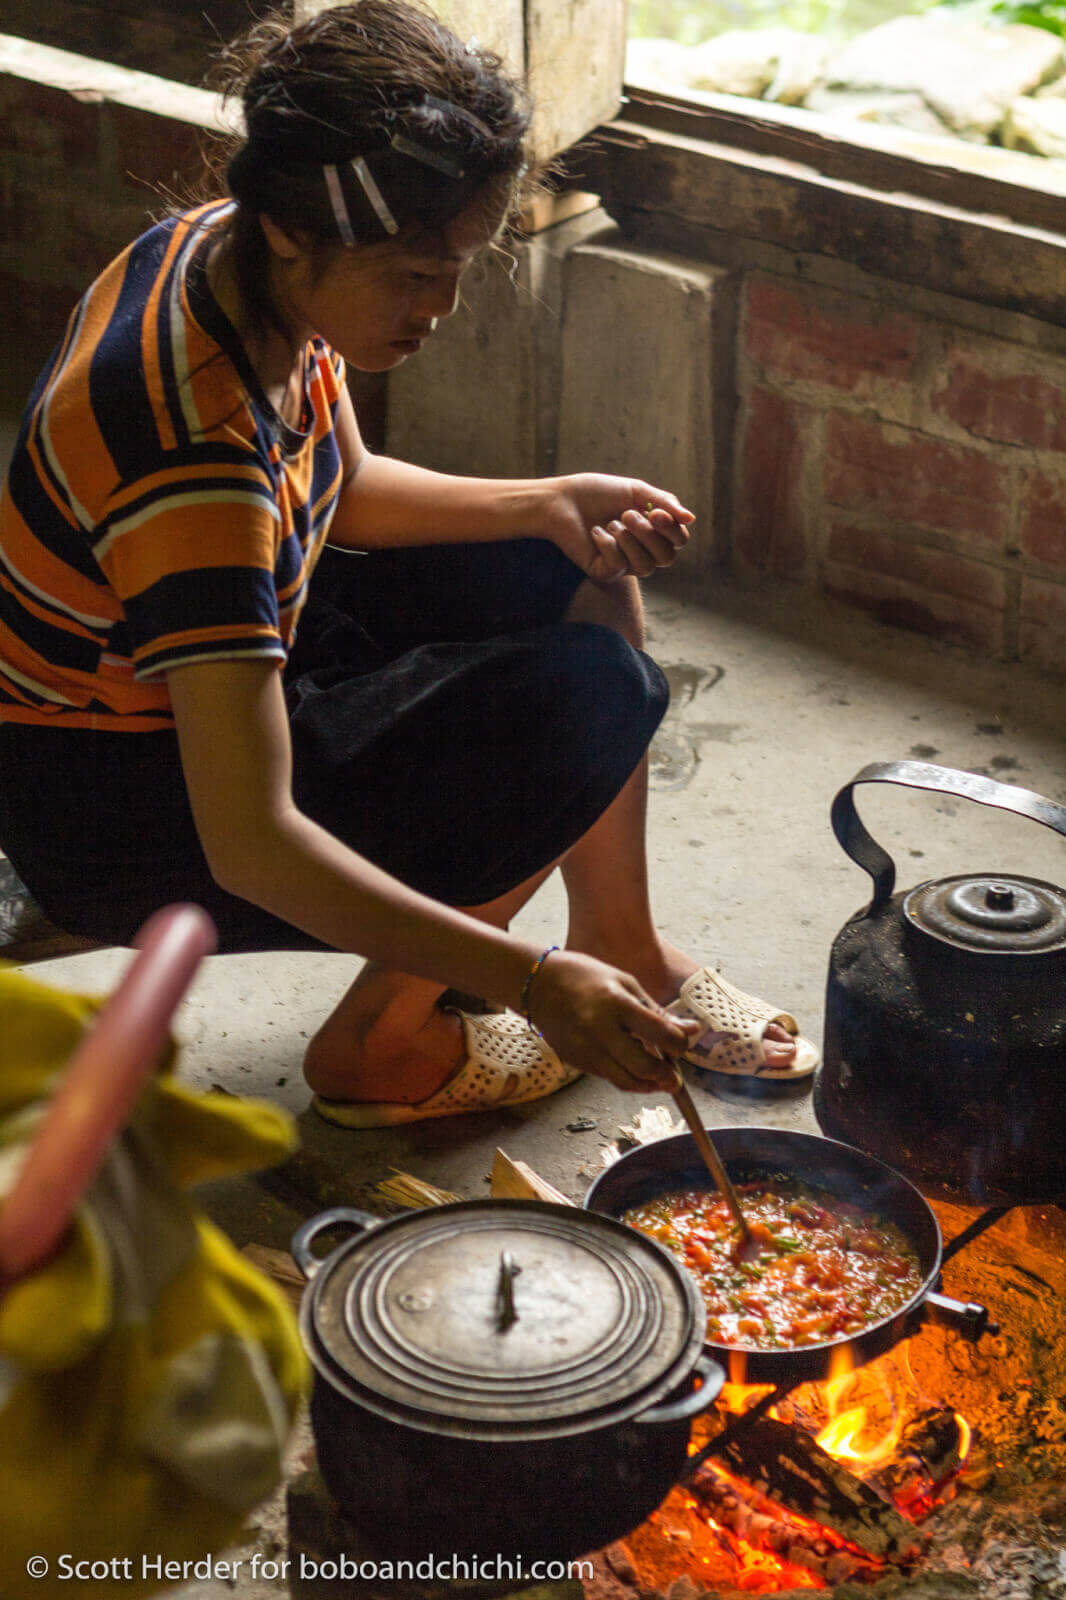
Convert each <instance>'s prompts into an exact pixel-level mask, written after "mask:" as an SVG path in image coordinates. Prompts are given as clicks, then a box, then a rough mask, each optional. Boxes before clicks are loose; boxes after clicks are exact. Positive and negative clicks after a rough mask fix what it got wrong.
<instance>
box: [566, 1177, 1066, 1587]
mask: <svg viewBox="0 0 1066 1600" xmlns="http://www.w3.org/2000/svg"><path fill="white" fill-rule="evenodd" d="M937 1210H938V1213H940V1215H941V1219H942V1223H943V1225H944V1226H945V1232H947V1233H949V1234H950V1233H957V1232H958V1231H959V1226H960V1219H962V1218H963V1217H964V1214H963V1213H962V1212H961V1210H958V1209H956V1208H954V1207H949V1206H947V1205H944V1206H941V1205H939V1204H938V1205H937ZM1063 1231H1064V1230H1063V1217H1062V1213H1061V1212H1058V1211H1051V1212H1049V1211H1047V1210H1044V1211H1043V1212H1040V1211H1037V1210H1035V1209H1028V1210H1020V1211H1019V1212H1018V1213H1017V1214H1016V1215H1015V1216H1014V1217H1012V1218H1008V1219H1006V1220H1004V1221H1003V1222H1001V1223H999V1224H998V1225H997V1227H996V1228H995V1229H994V1230H992V1231H991V1232H990V1233H989V1234H988V1235H986V1236H985V1237H984V1238H983V1239H982V1240H981V1241H980V1242H979V1244H975V1245H971V1246H970V1247H969V1248H968V1249H967V1250H966V1252H965V1254H964V1256H963V1257H962V1258H960V1260H959V1262H958V1264H957V1265H956V1263H954V1262H953V1263H951V1267H952V1269H953V1272H954V1274H955V1275H956V1276H957V1278H958V1288H960V1289H962V1290H963V1291H964V1292H965V1293H967V1294H979V1295H980V1297H981V1299H982V1300H984V1301H985V1302H986V1303H987V1304H988V1305H989V1307H990V1309H991V1310H992V1312H993V1314H994V1316H995V1317H996V1319H997V1320H998V1321H1000V1323H1001V1325H1002V1328H1003V1331H1002V1332H1001V1333H999V1334H998V1335H995V1336H992V1337H988V1338H985V1339H983V1340H982V1341H980V1343H978V1344H976V1345H974V1344H968V1343H967V1342H966V1341H965V1340H963V1339H961V1338H960V1337H959V1334H958V1332H957V1331H954V1330H952V1329H951V1328H949V1327H940V1326H934V1325H931V1326H927V1327H925V1328H923V1329H922V1330H921V1332H920V1334H919V1335H918V1336H917V1337H916V1338H913V1339H910V1340H908V1341H906V1342H904V1343H902V1344H899V1345H897V1346H896V1347H895V1348H893V1349H892V1350H890V1351H889V1352H888V1353H886V1354H885V1355H883V1356H881V1357H880V1358H879V1359H877V1360H876V1361H874V1362H871V1363H869V1364H868V1365H866V1366H864V1367H861V1368H859V1369H857V1370H854V1371H851V1372H848V1371H844V1372H838V1374H837V1375H835V1376H834V1377H833V1378H831V1379H830V1380H829V1381H827V1382H825V1383H821V1384H806V1385H803V1386H802V1387H799V1388H796V1389H794V1390H793V1391H792V1392H791V1393H789V1394H787V1395H785V1396H784V1397H783V1398H780V1399H778V1401H777V1403H776V1404H774V1405H773V1406H771V1407H769V1408H767V1409H766V1410H765V1411H764V1414H763V1416H762V1417H761V1418H760V1419H759V1420H758V1421H757V1422H756V1423H755V1424H753V1425H752V1426H751V1427H750V1429H748V1430H747V1431H745V1430H744V1429H741V1430H740V1432H739V1434H737V1435H736V1436H735V1438H734V1445H735V1448H734V1445H728V1446H727V1447H726V1450H725V1452H724V1454H721V1455H715V1456H711V1457H710V1458H708V1459H706V1460H704V1461H703V1463H702V1464H701V1466H700V1467H699V1469H698V1472H697V1474H696V1475H695V1477H694V1478H692V1479H691V1480H690V1481H689V1483H688V1484H687V1485H684V1486H682V1487H681V1488H679V1489H677V1490H675V1491H674V1493H673V1494H671V1495H670V1497H669V1498H668V1499H667V1500H666V1501H665V1502H664V1504H663V1505H662V1506H661V1507H660V1508H659V1510H658V1511H657V1512H656V1513H655V1514H654V1515H653V1516H652V1517H651V1518H649V1519H648V1520H647V1521H646V1522H645V1523H644V1524H642V1525H641V1527H639V1528H637V1529H635V1530H634V1531H633V1532H632V1533H631V1534H630V1535H629V1536H628V1538H627V1539H626V1540H624V1541H620V1542H619V1543H618V1544H616V1545H614V1546H611V1547H610V1549H609V1550H607V1551H604V1552H601V1553H600V1554H599V1555H598V1556H597V1557H596V1579H595V1581H594V1582H593V1583H592V1584H591V1585H586V1595H587V1600H633V1597H634V1595H639V1596H640V1597H641V1600H651V1597H652V1596H654V1595H655V1593H656V1592H657V1593H658V1594H659V1595H662V1596H664V1597H668V1600H699V1597H702V1600H719V1597H722V1600H732V1597H733V1596H739V1595H745V1594H789V1595H793V1594H795V1595H798V1594H800V1593H804V1592H808V1591H811V1592H816V1591H820V1592H823V1593H825V1592H827V1591H828V1592H832V1591H833V1590H834V1589H835V1588H836V1587H837V1586H838V1585H847V1586H848V1587H847V1591H846V1592H847V1593H848V1594H849V1595H850V1594H851V1593H852V1586H853V1585H855V1584H880V1585H882V1586H883V1589H882V1588H879V1589H878V1594H879V1595H880V1594H881V1593H882V1592H885V1593H886V1594H890V1595H891V1596H893V1597H895V1596H896V1595H897V1594H898V1595H899V1596H900V1597H903V1596H905V1595H908V1594H911V1593H913V1594H915V1595H917V1594H919V1593H921V1594H923V1595H924V1594H926V1593H927V1592H929V1593H931V1592H934V1591H932V1590H926V1589H925V1588H922V1587H921V1583H922V1578H921V1575H922V1573H923V1572H924V1573H930V1572H934V1571H935V1572H946V1571H950V1572H952V1573H953V1574H955V1575H956V1576H955V1580H954V1581H955V1583H956V1586H958V1584H960V1583H961V1584H962V1585H963V1586H964V1587H962V1588H957V1587H956V1588H952V1589H951V1590H950V1592H951V1593H952V1594H953V1595H954V1594H955V1593H956V1592H958V1593H960V1594H969V1593H971V1592H972V1594H973V1595H974V1596H975V1597H980V1600H999V1597H1001V1596H1002V1597H1003V1600H1014V1597H1015V1596H1024V1597H1026V1600H1029V1597H1030V1596H1031V1597H1033V1600H1036V1597H1037V1596H1040V1597H1044V1596H1048V1597H1052V1596H1054V1597H1056V1600H1057V1597H1058V1596H1060V1595H1061V1596H1063V1597H1066V1555H1064V1553H1063V1551H1064V1546H1066V1538H1064V1531H1066V1409H1064V1408H1062V1407H1061V1406H1060V1403H1059V1397H1060V1396H1061V1395H1062V1394H1063V1393H1064V1391H1066V1327H1064V1326H1063V1314H1062V1303H1063V1298H1062V1297H1063V1291H1064V1290H1066V1266H1064V1261H1063V1249H1062V1245H1063ZM770 1394H772V1391H771V1390H769V1389H767V1388H759V1387H751V1386H745V1385H741V1384H736V1383H733V1384H730V1385H727V1387H726V1389H725V1390H724V1391H723V1394H722V1397H721V1398H720V1400H719V1413H718V1417H717V1420H716V1421H713V1422H711V1423H709V1424H708V1426H707V1429H706V1433H705V1435H704V1439H698V1440H696V1441H695V1443H694V1449H695V1450H697V1451H698V1450H699V1449H700V1448H701V1446H702V1444H703V1442H704V1440H705V1439H706V1438H709V1437H710V1436H711V1434H712V1433H713V1432H715V1431H716V1430H721V1429H722V1428H723V1427H724V1426H726V1425H727V1424H728V1422H729V1417H730V1416H733V1417H735V1416H737V1415H739V1414H740V1413H743V1412H745V1411H748V1410H749V1409H750V1408H751V1407H752V1406H753V1405H757V1404H758V1402H759V1401H760V1400H763V1399H764V1398H765V1397H767V1396H768V1395H770ZM926 1581H928V1580H926ZM971 1584H972V1589H971V1587H970V1585H971ZM935 1592H937V1593H939V1592H940V1591H939V1590H936V1591H935ZM944 1592H945V1593H946V1592H948V1591H947V1590H945V1591H944Z"/></svg>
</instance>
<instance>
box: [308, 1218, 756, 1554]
mask: <svg viewBox="0 0 1066 1600" xmlns="http://www.w3.org/2000/svg"><path fill="white" fill-rule="evenodd" d="M338 1226H344V1227H345V1228H348V1227H354V1228H355V1229H357V1230H358V1235H357V1237H356V1238H354V1239H349V1240H348V1241H347V1242H345V1243H344V1244H342V1245H341V1246H340V1247H339V1248H338V1249H336V1250H335V1251H334V1252H333V1254H332V1255H330V1256H328V1257H327V1258H326V1259H325V1260H321V1261H320V1260H319V1259H318V1258H317V1257H316V1256H315V1255H314V1254H313V1253H312V1244H313V1242H314V1241H315V1239H316V1238H317V1237H318V1236H319V1235H320V1234H324V1233H325V1232H326V1231H327V1230H330V1229H333V1228H336V1227H338ZM292 1250H293V1255H294V1256H295V1258H296V1260H297V1262H298V1263H299V1265H300V1267H301V1268H302V1270H303V1272H304V1274H305V1275H306V1277H307V1278H308V1280H309V1284H308V1288H307V1290H306V1291H305V1293H304V1297H303V1303H302V1306H301V1310H300V1326H301V1331H302V1334H303V1339H304V1344H305V1346H306V1348H307V1351H308V1353H309V1355H310V1357H311V1361H312V1364H313V1366H314V1374H315V1376H314V1388H313V1392H312V1399H311V1421H312V1427H313V1430H314V1436H315V1443H316V1447H317V1452H318V1461H319V1467H320V1469H321V1472H322V1475H323V1477H324V1479H325V1481H326V1484H327V1486H328V1488H329V1490H330V1492H331V1494H332V1495H333V1498H334V1499H335V1501H336V1502H337V1504H338V1506H339V1508H340V1509H341V1511H342V1512H343V1513H344V1514H345V1515H346V1516H347V1517H349V1518H350V1519H351V1520H352V1521H354V1522H355V1523H357V1525H358V1526H359V1527H360V1529H361V1530H362V1531H363V1532H364V1533H365V1534H366V1535H367V1537H368V1538H369V1539H370V1540H371V1541H372V1542H373V1544H374V1545H375V1547H376V1548H377V1549H378V1550H380V1551H382V1552H384V1553H393V1554H399V1555H404V1556H411V1555H424V1554H427V1553H430V1552H436V1553H438V1554H439V1553H441V1552H446V1553H454V1554H458V1555H469V1554H490V1553H492V1552H494V1551H497V1552H503V1553H505V1554H511V1553H521V1554H522V1555H523V1556H525V1557H532V1558H541V1559H555V1560H559V1559H562V1560H566V1559H569V1558H571V1557H573V1556H576V1555H580V1554H582V1553H584V1552H585V1551H588V1550H593V1549H597V1548H599V1547H601V1546H602V1545H604V1544H609V1543H610V1542H611V1541H612V1540H614V1539H618V1538H621V1537H623V1536H624V1535H625V1534H626V1533H628V1532H629V1530H630V1529H632V1528H634V1527H636V1526H637V1525H638V1524H639V1523H640V1522H642V1521H643V1520H644V1519H645V1518H646V1517H647V1516H648V1515H649V1514H650V1513H651V1512H652V1511H653V1510H654V1509H655V1507H656V1506H658V1505H659V1504H660V1503H661V1501H662V1500H663V1499H664V1498H665V1497H666V1495H667V1494H668V1493H669V1491H670V1490H671V1489H672V1488H673V1486H674V1484H675V1483H676V1482H677V1480H678V1479H679V1477H680V1476H681V1474H682V1472H683V1470H684V1467H685V1463H686V1460H687V1453H688V1443H689V1433H690V1421H691V1418H692V1417H694V1416H695V1415H697V1414H698V1413H699V1412H701V1411H705V1410H707V1409H709V1408H710V1406H711V1405H712V1404H713V1402H714V1400H715V1398H716V1396H717V1395H718V1392H719V1390H720V1389H721V1387H722V1383H723V1381H724V1378H725V1374H724V1372H723V1371H722V1369H721V1367H719V1366H718V1365H717V1363H715V1362H714V1361H713V1360H711V1359H710V1358H708V1356H707V1355H706V1354H705V1353H704V1352H703V1349H702V1346H703V1336H704V1332H705V1329H706V1311H705V1308H704V1306H703V1303H702V1300H701V1298H700V1295H699V1293H698V1291H697V1289H696V1286H695V1283H694V1282H693V1280H692V1279H691V1278H690V1277H689V1275H688V1274H687V1273H686V1272H685V1271H684V1270H683V1269H682V1268H681V1267H680V1266H679V1265H678V1263H677V1262H675V1261H674V1259H673V1258H672V1257H671V1256H670V1254H669V1252H667V1251H666V1250H664V1249H663V1248H662V1247H661V1246H660V1245H658V1244H657V1243H655V1242H654V1241H653V1240H650V1239H647V1238H645V1237H644V1236H643V1235H640V1234H637V1233H635V1232H634V1231H633V1230H632V1229H631V1228H627V1227H625V1226H623V1225H622V1224H621V1223H618V1222H615V1221H613V1220H612V1219H610V1218H609V1217H603V1216H592V1215H590V1214H588V1213H587V1212H584V1211H581V1210H580V1209H578V1208H576V1207H575V1208H574V1209H573V1210H570V1209H569V1208H567V1207H562V1206H551V1205H544V1204H541V1203H540V1202H535V1201H492V1200H475V1201H464V1202H461V1203H458V1204H455V1205H446V1206H437V1207H432V1208H430V1209H428V1210H425V1211H415V1212H407V1213H405V1214H403V1215H401V1216H398V1217H393V1218H390V1219H389V1220H388V1221H385V1222H382V1221H381V1220H380V1219H378V1218H376V1217H372V1216H369V1215H367V1213H365V1212H362V1211H353V1210H350V1209H348V1208H347V1207H341V1208H338V1209H336V1210H332V1211H326V1212H323V1213H322V1214H321V1215H320V1216H317V1217H314V1218H313V1219H312V1220H311V1221H310V1222H308V1223H307V1224H305V1226H304V1227H302V1228H301V1229H300V1230H299V1232H298V1233H297V1234H296V1236H295V1238H294V1239H293V1244H292Z"/></svg>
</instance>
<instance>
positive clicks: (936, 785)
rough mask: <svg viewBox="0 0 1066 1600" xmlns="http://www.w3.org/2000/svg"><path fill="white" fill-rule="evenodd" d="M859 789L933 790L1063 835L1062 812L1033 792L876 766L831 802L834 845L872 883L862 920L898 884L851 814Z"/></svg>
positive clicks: (926, 770) (931, 770) (915, 767)
mask: <svg viewBox="0 0 1066 1600" xmlns="http://www.w3.org/2000/svg"><path fill="white" fill-rule="evenodd" d="M860 783H898V784H902V785H903V786H904V787H905V788H908V789H931V790H933V792H934V793H936V794H953V795H957V796H958V798H959V799H960V800H973V801H976V803H977V804H978V805H981V806H997V807H998V808H999V810H1001V811H1014V812H1016V813H1017V814H1018V816H1020V817H1029V818H1031V819H1032V821H1033V822H1042V823H1043V824H1044V826H1045V827H1046V828H1051V829H1053V830H1054V832H1055V833H1061V834H1063V835H1066V806H1060V805H1056V803H1055V801H1054V800H1047V799H1045V798H1044V796H1043V795H1042V794H1035V793H1034V792H1033V790H1032V789H1019V788H1017V787H1016V786H1015V785H1014V784H1012V783H998V782H997V781H996V779H995V778H983V777H981V776H980V775H979V774H978V773H976V772H960V771H959V770H958V769H957V768H955V767H935V766H931V765H930V763H929V762H927V761H874V762H871V764H870V765H869V766H868V767H863V769H862V771H861V772H859V773H857V774H856V776H855V777H854V778H852V780H851V782H850V783H846V784H845V785H844V787H843V788H842V789H841V790H840V792H839V793H838V794H837V796H836V798H835V799H834V801H833V805H832V809H831V811H830V820H831V822H832V824H833V832H834V833H835V834H836V836H837V842H838V843H839V845H840V847H841V849H842V850H843V851H844V853H845V854H846V855H849V856H850V857H851V859H852V860H853V861H854V862H856V863H857V864H858V865H859V866H860V867H862V869H863V871H864V872H868V873H869V874H870V877H871V878H872V879H873V883H874V897H873V899H872V900H871V901H870V904H869V905H868V906H867V908H866V912H865V915H867V916H869V915H870V913H871V912H874V911H877V910H878V909H879V908H880V907H881V906H883V905H884V904H885V902H886V900H888V899H890V897H891V895H892V890H893V889H894V888H895V884H896V864H895V862H894V861H893V860H892V857H891V856H890V855H889V854H888V852H887V851H885V850H882V848H881V846H880V845H879V844H878V843H877V842H876V841H875V840H874V839H873V838H871V836H870V834H868V833H867V831H866V829H865V828H864V827H863V825H862V823H861V822H860V821H859V817H858V813H857V812H856V810H855V793H854V791H855V787H856V785H857V784H860Z"/></svg>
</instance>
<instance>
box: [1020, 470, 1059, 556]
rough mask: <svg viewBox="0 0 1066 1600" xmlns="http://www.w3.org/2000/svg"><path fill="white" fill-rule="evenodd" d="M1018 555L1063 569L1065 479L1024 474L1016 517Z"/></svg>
mask: <svg viewBox="0 0 1066 1600" xmlns="http://www.w3.org/2000/svg"><path fill="white" fill-rule="evenodd" d="M1018 522H1019V529H1020V534H1021V548H1022V554H1023V555H1027V556H1031V557H1032V559H1033V560H1034V561H1043V562H1045V563H1046V564H1047V565H1048V566H1049V567H1064V568H1066V477H1063V476H1062V475H1061V474H1058V473H1052V472H1040V471H1034V472H1027V473H1026V474H1025V476H1024V478H1023V480H1022V494H1021V505H1020V508H1019V515H1018Z"/></svg>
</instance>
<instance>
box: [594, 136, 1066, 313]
mask: <svg viewBox="0 0 1066 1600" xmlns="http://www.w3.org/2000/svg"><path fill="white" fill-rule="evenodd" d="M568 165H569V168H570V171H571V172H572V173H573V174H574V181H575V182H580V183H581V185H582V186H583V187H585V188H589V189H592V188H597V187H598V189H599V192H600V194H601V196H602V199H603V204H604V207H605V209H606V210H607V211H608V212H609V214H610V215H611V216H612V217H613V219H614V220H615V221H616V222H617V223H618V225H619V226H620V227H621V229H622V230H623V232H624V233H626V234H627V235H629V236H630V237H632V238H635V239H643V238H649V239H654V240H655V242H656V243H657V244H658V245H659V246H660V247H661V246H663V245H665V246H666V247H667V248H673V249H677V250H679V251H681V252H684V253H692V252H693V251H696V252H697V253H701V254H702V255H704V256H706V255H708V254H710V256H711V259H713V260H716V261H723V262H727V263H728V262H729V261H730V260H736V259H738V252H741V253H742V251H743V248H744V246H745V244H747V245H748V246H750V245H752V244H757V245H764V244H770V245H773V246H775V247H777V248H779V249H783V250H787V251H788V252H789V253H790V254H791V255H793V256H796V255H811V256H824V257H828V258H831V259H835V260H838V261H841V262H846V263H848V264H850V265H853V266H856V267H859V268H861V269H862V270H863V271H865V272H869V273H872V274H875V275H877V276H881V277H886V278H890V279H894V280H896V281H899V282H902V283H907V284H912V285H916V286H919V287H921V288H922V289H929V290H933V291H935V292H938V293H942V294H948V295H953V296H956V297H958V298H961V299H964V300H974V301H978V302H981V303H985V304H991V305H995V306H998V307H1000V308H1002V309H1005V310H1009V311H1015V312H1020V313H1022V314H1023V315H1027V316H1035V317H1039V318H1041V319H1043V320H1045V321H1048V322H1053V323H1056V324H1057V323H1058V322H1060V320H1061V313H1062V285H1063V283H1064V282H1066V235H1064V234H1062V233H1053V232H1051V231H1049V230H1046V229H1040V228H1036V227H1033V226H1029V225H1025V224H1021V223H1017V222H1014V221H1012V220H1010V219H1008V218H1007V217H1005V216H1002V215H994V214H991V213H979V212H975V211H967V210H963V209H961V208H958V207H954V206H950V205H948V204H947V203H946V202H941V201H934V200H930V199H925V198H922V197H921V196H916V195H913V194H908V193H904V192H894V193H885V192H884V191H882V190H879V189H874V188H871V187H868V186H864V185H863V184H861V183H859V182H856V181H846V180H844V179H842V178H835V177H827V176H825V175H823V174H822V173H820V172H817V171H815V170H814V168H813V167H811V166H809V165H806V164H802V163H800V162H799V161H793V160H788V159H786V158H784V157H783V156H780V155H770V154H767V153H760V152H755V151H745V150H738V149H734V148H731V147H729V146H727V145H725V144H720V143H712V142H710V141H708V140H701V139H694V138H689V137H686V136H682V135H680V134H673V133H665V132H659V131H656V130H652V129H649V128H647V127H642V126H640V125H639V124H637V123H632V122H629V121H626V120H619V121H616V122H613V123H610V124H608V125H606V126H605V127H603V128H599V129H597V131H596V134H595V136H594V138H593V139H591V140H589V141H586V142H585V143H584V144H583V145H581V146H579V147H578V149H577V150H575V151H574V152H571V154H570V157H569V161H568ZM1063 211H1064V215H1066V206H1064V207H1063ZM709 236H710V237H709ZM739 258H740V259H741V260H742V264H744V265H746V266H751V265H758V264H759V263H758V260H757V259H756V260H752V259H751V258H750V255H749V258H748V259H747V260H743V258H742V254H741V255H740V257H739Z"/></svg>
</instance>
